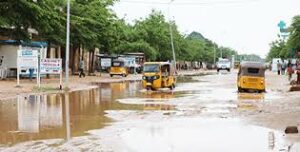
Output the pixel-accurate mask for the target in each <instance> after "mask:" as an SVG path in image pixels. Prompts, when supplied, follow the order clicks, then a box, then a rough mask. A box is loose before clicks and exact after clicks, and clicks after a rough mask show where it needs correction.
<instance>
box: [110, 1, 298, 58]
mask: <svg viewBox="0 0 300 152" xmlns="http://www.w3.org/2000/svg"><path fill="white" fill-rule="evenodd" d="M168 2H170V0H120V2H118V3H117V4H115V6H114V7H113V10H114V11H115V12H116V14H117V15H118V16H119V17H120V18H124V17H125V19H126V20H127V21H128V22H131V21H132V20H135V19H139V18H145V17H146V16H147V15H148V14H149V13H151V10H152V9H156V10H160V11H162V12H163V13H164V14H165V16H168V8H169V7H170V16H171V18H172V19H173V20H175V21H176V24H177V25H178V27H179V30H180V31H181V32H182V33H183V34H188V33H190V32H192V31H198V32H200V33H202V34H203V35H204V36H205V37H206V38H209V39H211V40H213V41H215V42H217V43H218V44H221V45H223V46H226V47H231V48H233V49H235V50H237V51H238V52H239V53H255V54H258V55H260V56H262V57H264V56H265V55H266V54H267V53H268V50H269V43H270V42H271V41H273V40H275V39H276V38H277V34H278V33H279V28H278V27H277V24H278V23H279V21H280V20H283V21H285V22H286V23H287V25H289V24H290V23H291V20H292V18H293V16H295V15H300V0H174V1H173V3H172V4H171V5H168V4H167V3H168Z"/></svg>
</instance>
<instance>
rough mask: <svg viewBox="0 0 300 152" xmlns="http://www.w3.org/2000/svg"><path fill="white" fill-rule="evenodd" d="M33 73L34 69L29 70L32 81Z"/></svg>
mask: <svg viewBox="0 0 300 152" xmlns="http://www.w3.org/2000/svg"><path fill="white" fill-rule="evenodd" d="M33 72H34V69H33V68H29V79H30V81H32V78H33Z"/></svg>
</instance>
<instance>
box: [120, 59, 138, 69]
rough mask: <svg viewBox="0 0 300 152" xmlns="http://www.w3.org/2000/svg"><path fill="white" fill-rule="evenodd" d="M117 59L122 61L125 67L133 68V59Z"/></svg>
mask: <svg viewBox="0 0 300 152" xmlns="http://www.w3.org/2000/svg"><path fill="white" fill-rule="evenodd" d="M119 59H122V60H124V62H125V66H126V67H135V66H136V64H135V58H134V57H120V58H119Z"/></svg>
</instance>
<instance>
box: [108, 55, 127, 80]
mask: <svg viewBox="0 0 300 152" xmlns="http://www.w3.org/2000/svg"><path fill="white" fill-rule="evenodd" d="M109 74H110V77H113V76H114V75H120V76H123V77H127V75H128V68H127V67H126V66H125V61H124V60H121V59H115V60H113V61H112V66H111V68H110V71H109Z"/></svg>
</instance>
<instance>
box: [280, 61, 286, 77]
mask: <svg viewBox="0 0 300 152" xmlns="http://www.w3.org/2000/svg"><path fill="white" fill-rule="evenodd" d="M286 67H287V65H286V63H285V62H284V61H283V62H282V64H281V75H285V70H286Z"/></svg>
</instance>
